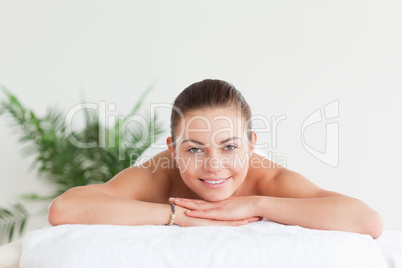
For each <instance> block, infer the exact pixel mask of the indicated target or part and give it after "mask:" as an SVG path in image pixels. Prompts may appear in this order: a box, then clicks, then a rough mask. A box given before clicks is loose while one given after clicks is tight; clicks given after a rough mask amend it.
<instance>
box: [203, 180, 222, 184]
mask: <svg viewBox="0 0 402 268" xmlns="http://www.w3.org/2000/svg"><path fill="white" fill-rule="evenodd" d="M204 181H206V182H208V183H211V184H217V183H222V182H223V181H224V180H220V181H207V180H204Z"/></svg>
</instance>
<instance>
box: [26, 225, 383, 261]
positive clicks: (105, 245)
mask: <svg viewBox="0 0 402 268" xmlns="http://www.w3.org/2000/svg"><path fill="white" fill-rule="evenodd" d="M20 267H21V268H28V267H29V268H36V267H41V268H46V267H49V268H55V267H60V268H62V267H66V268H67V267H68V268H71V267H74V268H79V267H85V268H88V267H96V268H102V267H107V268H110V267H208V268H213V267H308V268H312V267H320V268H321V267H326V268H330V267H342V268H345V267H353V268H355V267H366V268H367V267H373V268H374V267H375V268H381V267H387V264H386V261H385V259H384V258H383V256H382V254H381V251H380V249H379V248H378V246H377V245H376V243H375V241H374V240H373V239H372V238H371V237H370V236H369V235H362V234H356V233H348V232H341V231H320V230H312V229H307V228H302V227H299V226H288V225H283V224H278V223H275V222H271V221H268V220H266V219H264V220H262V221H259V222H254V223H249V224H247V225H242V226H197V227H180V226H178V225H173V226H164V225H143V226H115V225H60V226H55V227H45V228H43V229H40V230H35V231H31V232H28V233H27V234H26V235H25V237H24V240H23V248H22V254H21V260H20Z"/></svg>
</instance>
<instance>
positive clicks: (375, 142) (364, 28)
mask: <svg viewBox="0 0 402 268" xmlns="http://www.w3.org/2000/svg"><path fill="white" fill-rule="evenodd" d="M400 14H402V3H401V2H400V1H396V0H395V1H296V0H292V1H289V0H287V1H286V0H285V1H247V2H246V1H223V2H221V1H219V2H218V1H203V2H202V3H193V2H191V3H190V2H189V1H120V0H114V1H102V0H96V1H89V0H80V1H40V0H36V1H25V0H24V1H21V0H17V1H5V0H0V84H2V85H3V86H5V87H6V88H8V89H9V90H10V91H11V92H12V93H14V94H16V95H17V97H19V99H20V100H21V101H22V103H23V104H24V105H26V106H27V107H30V108H31V109H33V110H34V111H35V112H36V113H37V114H39V115H43V114H44V112H45V111H46V109H47V108H48V107H57V108H59V109H61V110H63V111H66V112H67V111H68V110H69V109H71V108H72V107H73V106H74V105H76V104H79V103H80V102H81V101H82V100H83V99H85V100H86V101H89V102H94V103H98V102H99V101H105V102H106V103H107V104H111V103H113V104H115V105H116V107H117V109H116V111H115V112H113V113H110V114H109V115H115V116H117V115H119V114H122V115H124V114H126V113H127V112H129V111H130V110H131V108H132V106H133V104H134V103H135V102H136V101H137V100H138V98H139V96H140V94H141V93H142V92H143V91H144V90H145V89H146V88H147V87H148V86H150V85H151V84H153V85H154V89H153V91H152V92H151V94H150V95H149V96H148V98H147V99H146V105H145V106H144V109H143V110H144V111H149V109H150V105H151V104H155V103H156V104H158V103H165V104H169V103H172V102H173V100H174V98H175V97H176V96H177V95H178V94H179V93H180V92H181V91H182V90H183V89H184V88H185V87H187V86H188V85H190V84H191V83H194V82H196V81H200V80H203V79H205V78H217V79H223V80H226V81H228V82H230V83H232V84H234V85H235V86H236V87H237V88H238V89H239V90H240V91H241V92H242V93H243V95H244V96H245V98H246V100H247V101H248V102H249V104H250V106H251V108H252V112H253V114H255V115H261V116H264V117H266V118H268V120H271V118H272V116H276V117H279V116H286V120H283V121H281V122H280V123H279V124H278V128H277V131H276V134H277V138H276V142H277V144H276V146H275V147H273V146H272V144H271V142H272V139H273V135H272V133H267V132H265V133H264V132H262V131H260V132H261V133H259V137H258V140H259V143H264V142H269V143H270V144H271V146H270V147H268V148H265V149H263V150H264V151H265V152H266V153H267V154H269V153H271V156H274V157H276V158H277V159H281V160H283V159H285V161H286V167H287V168H289V169H291V170H294V171H297V172H299V173H301V174H303V175H304V176H305V177H307V178H309V179H310V180H312V181H313V182H314V183H316V184H317V185H319V186H321V187H322V188H325V189H328V190H332V191H337V192H341V193H343V194H346V195H350V196H353V197H356V198H358V199H361V200H362V201H364V202H365V203H367V204H368V205H369V206H371V207H372V208H374V209H375V210H377V211H379V212H380V214H381V215H382V217H383V220H384V223H385V229H388V230H392V229H393V230H402V213H401V209H400V205H401V204H402V187H401V185H402V184H401V179H402V178H401V173H402V165H401V161H402V156H401V152H402V142H401V139H400V137H402V127H401V114H402V105H400V103H401V101H402V98H401V97H402V76H401V74H402V52H401V47H402V34H401V33H402V16H400ZM0 98H4V95H1V96H0ZM333 101H338V102H339V116H338V117H337V118H335V119H332V121H331V122H338V124H339V150H338V152H339V165H338V166H337V167H331V166H329V165H327V164H325V163H323V162H322V161H319V160H318V159H316V158H315V157H313V156H312V155H310V154H309V153H308V152H307V150H306V149H305V148H304V147H303V145H302V142H301V132H302V129H301V126H302V124H303V122H304V120H306V118H308V116H309V115H310V114H312V113H313V112H314V111H316V110H317V109H323V108H324V106H325V105H327V104H329V103H331V102H333ZM159 115H160V118H161V121H162V122H163V126H164V128H165V133H164V134H163V136H162V137H163V138H166V137H167V136H168V135H169V118H170V114H169V111H168V110H160V111H159ZM326 123H327V122H326V121H325V120H323V122H321V123H317V124H314V125H312V126H311V127H309V128H308V130H306V131H305V135H306V142H307V143H308V144H309V145H310V146H311V147H314V148H316V149H317V150H318V149H319V150H321V151H323V150H324V148H325V135H326V132H325V126H326V125H325V124H326ZM256 127H259V128H262V127H263V126H261V125H258V124H256ZM18 134H19V132H18V129H16V128H13V127H11V126H10V120H9V118H8V117H6V116H1V117H0V148H1V150H0V165H1V168H0V206H8V205H9V204H10V203H11V202H12V201H15V200H17V199H18V196H19V195H21V194H23V193H29V192H46V190H47V189H48V186H47V185H45V184H44V182H43V180H41V179H40V178H38V176H37V175H36V173H35V172H34V171H30V170H29V166H30V164H31V163H32V157H24V156H23V153H22V148H23V146H21V144H20V143H18V137H19V136H18ZM42 206H43V205H42ZM39 207H40V206H39ZM32 210H33V211H35V210H37V208H36V207H35V206H33V207H32ZM44 224H46V216H40V217H39V216H38V217H33V218H32V219H31V221H30V223H29V226H28V229H34V228H41V226H44Z"/></svg>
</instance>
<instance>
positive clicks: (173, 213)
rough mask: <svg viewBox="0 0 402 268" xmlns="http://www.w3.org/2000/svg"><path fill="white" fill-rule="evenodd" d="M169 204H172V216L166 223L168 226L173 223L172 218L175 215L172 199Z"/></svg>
mask: <svg viewBox="0 0 402 268" xmlns="http://www.w3.org/2000/svg"><path fill="white" fill-rule="evenodd" d="M170 205H171V206H172V216H170V222H169V223H168V224H167V225H168V226H170V225H172V224H173V222H174V218H175V217H176V215H175V206H174V203H173V201H171V202H170Z"/></svg>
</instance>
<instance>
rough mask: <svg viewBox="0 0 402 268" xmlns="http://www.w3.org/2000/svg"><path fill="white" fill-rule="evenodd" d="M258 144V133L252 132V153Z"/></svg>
mask: <svg viewBox="0 0 402 268" xmlns="http://www.w3.org/2000/svg"><path fill="white" fill-rule="evenodd" d="M256 144H257V133H255V132H253V131H252V132H251V141H249V145H250V155H252V154H253V153H254V149H255V145H256Z"/></svg>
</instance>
